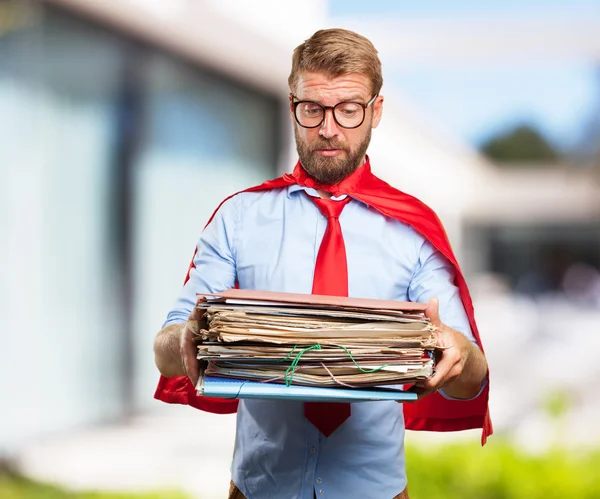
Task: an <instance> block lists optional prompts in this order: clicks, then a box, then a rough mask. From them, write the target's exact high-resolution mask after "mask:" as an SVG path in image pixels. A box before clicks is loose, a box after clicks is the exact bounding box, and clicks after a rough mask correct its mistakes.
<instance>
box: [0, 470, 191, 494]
mask: <svg viewBox="0 0 600 499" xmlns="http://www.w3.org/2000/svg"><path fill="white" fill-rule="evenodd" d="M0 498H2V499H189V496H187V495H184V494H180V493H177V492H155V493H150V494H122V493H108V492H68V491H66V490H63V489H60V488H58V487H54V486H52V485H45V484H40V483H37V482H33V481H31V480H28V479H26V478H23V477H20V476H18V475H14V474H12V473H3V474H0Z"/></svg>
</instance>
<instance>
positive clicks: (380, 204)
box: [154, 158, 493, 444]
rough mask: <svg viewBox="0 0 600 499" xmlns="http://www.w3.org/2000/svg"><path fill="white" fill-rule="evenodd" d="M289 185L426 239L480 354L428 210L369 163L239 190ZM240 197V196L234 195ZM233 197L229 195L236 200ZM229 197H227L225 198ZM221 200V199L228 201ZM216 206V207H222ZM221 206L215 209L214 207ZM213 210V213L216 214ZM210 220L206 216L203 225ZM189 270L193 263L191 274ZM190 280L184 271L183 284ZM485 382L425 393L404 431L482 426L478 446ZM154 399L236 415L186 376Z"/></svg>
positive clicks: (407, 409)
mask: <svg viewBox="0 0 600 499" xmlns="http://www.w3.org/2000/svg"><path fill="white" fill-rule="evenodd" d="M293 184H300V185H303V186H307V187H318V188H322V189H324V190H327V191H329V192H331V193H332V194H333V195H334V196H338V195H341V194H348V195H350V196H352V197H353V198H354V199H357V200H359V201H362V202H364V203H366V204H367V205H369V206H371V207H373V208H375V209H376V210H378V211H379V212H381V213H382V214H383V215H385V216H387V217H390V218H394V219H396V220H398V221H400V222H402V223H405V224H408V225H410V226H412V227H413V228H414V229H415V230H416V231H417V232H419V233H420V234H421V235H422V236H423V237H425V238H426V239H427V240H428V241H429V242H430V243H431V244H432V245H433V246H434V247H435V248H436V249H437V250H438V251H439V252H440V253H442V254H443V255H444V256H445V257H446V258H447V259H448V260H449V261H450V263H451V264H452V265H453V266H454V268H455V269H456V280H455V284H456V286H458V289H459V291H460V297H461V299H462V302H463V305H464V307H465V310H466V312H467V316H468V318H469V323H470V325H471V331H472V332H473V336H474V337H475V339H476V340H477V343H478V344H479V346H480V347H481V349H482V351H483V347H482V344H481V339H480V338H479V332H478V330H477V324H476V323H475V315H474V310H473V302H472V300H471V296H470V294H469V290H468V288H467V284H466V282H465V278H464V277H463V275H462V272H461V270H460V267H459V265H458V262H457V261H456V257H455V256H454V253H453V252H452V248H451V247H450V242H449V240H448V236H447V235H446V232H445V230H444V227H443V226H442V223H441V222H440V220H439V219H438V217H437V215H436V214H435V213H434V212H433V210H432V209H431V208H429V207H428V206H427V205H425V204H424V203H422V202H421V201H419V200H418V199H416V198H415V197H413V196H410V195H408V194H405V193H403V192H401V191H399V190H397V189H395V188H394V187H392V186H390V185H389V184H387V183H386V182H384V181H383V180H381V179H379V178H377V177H376V176H375V175H373V173H372V172H371V166H370V164H369V160H368V158H367V161H366V162H365V164H364V165H363V166H361V167H360V168H359V169H358V170H356V172H354V173H353V174H352V175H350V176H349V177H347V178H346V179H344V180H343V181H342V182H341V183H339V184H337V185H334V186H327V185H320V184H318V183H317V182H315V181H314V180H313V179H311V178H310V177H308V175H307V173H306V172H305V171H304V168H302V166H301V164H300V162H298V164H297V165H296V167H295V169H294V172H293V173H292V174H291V175H290V174H285V175H283V176H282V177H279V178H276V179H274V180H269V181H267V182H265V183H263V184H261V185H259V186H256V187H251V188H249V189H246V190H245V191H242V192H254V191H262V190H269V189H279V188H283V187H287V186H289V185H293ZM238 194H239V193H238ZM235 195H236V194H234V195H233V196H235ZM233 196H229V197H228V198H227V199H230V198H231V197H233ZM227 199H225V200H224V201H223V203H224V202H225V201H227ZM223 203H221V204H223ZM220 207H221V206H220V205H219V208H220ZM219 208H217V210H215V213H216V212H217V211H218V210H219ZM213 217H214V213H213V216H212V217H211V218H210V220H209V221H208V223H209V224H210V222H211V221H212V219H213ZM207 225H208V224H207ZM193 266H194V260H193V258H192V263H191V265H190V270H191V268H193ZM188 279H189V271H188V275H187V277H186V282H187V280H188ZM488 396H489V381H488V383H487V385H486V387H485V388H484V389H483V391H482V392H481V394H479V396H477V397H476V398H475V399H473V400H468V401H466V400H460V401H458V400H447V399H445V398H444V397H443V396H442V395H440V394H439V393H434V394H432V395H429V396H427V397H425V398H423V399H421V400H419V401H418V402H416V403H413V404H404V405H403V407H404V420H405V425H406V428H407V429H409V430H425V431H458V430H467V429H472V428H482V429H483V433H482V437H481V442H482V444H484V443H485V441H486V439H487V437H488V436H489V435H491V434H492V431H493V430H492V421H491V419H490V415H489V410H488ZM154 397H155V398H157V399H158V400H162V401H163V402H168V403H172V404H186V405H191V406H192V407H196V408H197V409H200V410H203V411H207V412H213V413H217V414H229V413H233V412H236V410H237V405H238V401H237V400H221V399H211V398H207V397H198V396H197V395H196V390H195V389H194V387H193V385H192V383H191V382H190V380H189V379H188V378H187V377H185V376H180V377H175V378H165V377H163V376H161V378H160V381H159V383H158V387H157V389H156V393H155V395H154Z"/></svg>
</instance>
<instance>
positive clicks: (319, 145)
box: [310, 139, 347, 151]
mask: <svg viewBox="0 0 600 499" xmlns="http://www.w3.org/2000/svg"><path fill="white" fill-rule="evenodd" d="M310 149H311V151H316V150H318V149H342V150H344V151H346V150H347V147H346V145H345V144H344V143H343V142H340V141H339V140H337V139H319V140H317V141H316V142H313V143H312V144H311V147H310Z"/></svg>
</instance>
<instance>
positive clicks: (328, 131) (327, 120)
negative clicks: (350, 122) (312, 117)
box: [319, 109, 339, 139]
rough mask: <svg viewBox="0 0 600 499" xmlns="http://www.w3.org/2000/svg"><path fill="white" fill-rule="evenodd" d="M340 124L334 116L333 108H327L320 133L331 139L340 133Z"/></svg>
mask: <svg viewBox="0 0 600 499" xmlns="http://www.w3.org/2000/svg"><path fill="white" fill-rule="evenodd" d="M338 132H339V130H338V126H337V123H336V122H335V119H334V118H333V109H327V110H326V111H325V117H324V118H323V123H321V128H320V129H319V135H321V136H322V137H325V138H326V139H331V138H332V137H335V136H336V135H337V134H338Z"/></svg>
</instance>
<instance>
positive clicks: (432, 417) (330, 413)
mask: <svg viewBox="0 0 600 499" xmlns="http://www.w3.org/2000/svg"><path fill="white" fill-rule="evenodd" d="M382 81H383V79H382V75H381V64H380V61H379V58H378V56H377V51H376V50H375V48H374V47H373V45H372V44H371V42H369V41H368V40H367V39H366V38H364V37H362V36H360V35H358V34H356V33H353V32H350V31H345V30H340V29H333V30H321V31H318V32H317V33H315V34H314V35H313V36H312V37H311V38H310V39H308V40H307V41H305V42H304V43H303V44H302V45H300V46H299V47H298V48H296V50H295V52H294V55H293V61H292V71H291V74H290V77H289V85H290V90H291V94H290V115H291V119H292V123H293V125H294V132H295V138H296V146H297V150H298V155H299V158H300V159H299V162H298V164H297V165H296V168H295V170H294V173H293V174H292V175H284V177H282V178H280V179H276V180H274V181H270V182H267V183H265V184H263V185H261V186H258V187H256V188H252V189H249V190H248V191H245V192H243V193H238V194H237V195H234V196H232V197H231V198H228V199H227V200H226V201H225V202H224V203H223V204H222V205H221V206H220V207H219V208H218V210H217V211H216V213H215V215H214V216H213V218H212V219H211V221H210V222H209V224H208V225H207V227H206V229H205V230H204V232H203V234H202V236H201V237H200V241H199V243H198V247H197V251H196V254H195V256H194V259H193V262H192V265H191V267H190V271H189V274H188V278H187V281H186V284H185V286H184V289H183V291H182V293H181V295H180V297H179V300H178V302H177V304H176V306H175V308H174V310H172V311H171V312H170V313H169V315H168V318H167V321H166V323H165V327H164V329H163V330H162V331H160V333H159V334H158V335H157V337H156V340H155V354H156V364H157V366H158V368H159V370H160V372H161V374H162V375H163V377H162V378H161V382H160V384H159V387H158V390H157V394H156V396H157V398H159V399H161V400H164V401H167V402H179V403H187V404H190V405H193V406H195V407H198V408H200V409H204V410H209V411H211V412H221V413H222V412H233V411H235V410H236V404H237V402H235V403H232V402H231V401H221V402H219V401H214V400H212V401H211V400H208V401H207V400H202V399H200V398H198V397H196V396H195V394H194V391H193V384H195V382H196V381H197V379H198V375H199V366H198V362H197V360H196V358H195V351H196V349H195V346H194V345H193V343H192V340H191V337H192V335H191V332H192V330H193V329H194V328H197V327H198V320H199V319H200V317H199V316H198V314H197V313H196V312H194V311H193V307H194V304H195V302H196V293H197V292H219V291H222V290H225V289H228V288H232V287H234V286H235V284H236V283H237V284H238V285H239V287H240V288H242V289H261V290H269V291H284V292H296V293H311V292H313V293H320V294H340V295H342V294H347V295H349V296H355V297H363V298H379V299H394V300H401V301H407V300H410V301H419V302H428V306H427V310H426V314H427V316H428V317H429V318H430V319H431V321H432V322H433V323H434V324H436V325H438V326H439V328H440V331H439V333H438V342H439V344H440V345H442V346H445V347H446V348H445V349H444V350H443V351H442V353H441V355H440V358H439V360H438V364H437V367H436V374H435V375H434V376H433V377H432V378H431V379H430V380H428V381H427V382H424V383H422V384H421V385H420V386H415V387H413V388H412V389H413V390H415V391H417V393H418V394H419V396H420V397H424V396H425V395H429V396H427V397H426V398H424V399H423V400H422V401H419V402H417V403H416V404H414V405H413V407H414V408H415V409H414V411H413V412H412V413H411V412H410V411H411V406H409V405H407V406H406V407H405V408H404V412H405V413H406V414H404V413H403V406H402V405H401V404H397V403H395V402H363V403H358V404H337V405H335V404H334V405H335V407H333V408H332V407H331V406H327V407H325V408H323V407H321V408H320V407H318V406H317V407H315V405H314V404H312V405H309V404H303V403H302V402H291V401H290V402H287V401H286V402H282V401H266V400H264V401H263V400H242V401H240V402H239V405H238V406H237V413H238V419H237V430H236V443H235V450H234V456H233V465H232V479H233V481H232V487H231V491H230V497H231V498H242V497H247V498H248V499H262V498H278V499H289V498H299V499H300V498H301V499H312V498H313V497H319V498H321V497H323V498H325V497H327V498H331V499H338V498H339V499H341V498H377V499H386V498H388V499H392V498H394V497H399V498H406V497H408V495H407V492H406V484H407V479H406V473H405V462H404V445H403V440H404V428H405V416H406V423H407V425H408V424H410V427H411V428H413V429H429V430H441V431H448V430H457V429H465V428H472V427H484V437H485V435H487V434H490V433H491V425H490V423H489V418H488V415H487V386H486V376H487V364H486V361H485V357H484V356H483V354H482V351H481V350H480V349H479V348H478V346H477V343H476V339H478V336H477V331H476V327H475V322H474V320H473V314H472V306H471V302H470V299H469V297H468V291H467V289H466V285H465V284H464V279H463V278H462V275H461V274H460V270H459V269H458V266H457V265H456V262H455V259H454V256H453V255H452V252H451V250H450V247H449V244H448V242H447V239H446V236H445V233H444V231H443V229H442V228H441V225H440V224H439V221H438V220H437V218H436V217H435V215H434V214H433V213H432V212H431V211H430V210H429V209H428V208H427V207H425V206H424V205H422V204H421V203H420V202H419V201H417V200H415V199H414V198H412V197H410V196H408V195H406V194H403V193H401V192H399V191H396V190H395V189H393V188H392V187H390V186H389V185H387V184H385V183H384V182H382V181H381V180H379V179H377V178H376V177H375V176H373V175H372V173H371V172H370V165H369V160H368V157H367V156H366V151H367V147H368V145H369V141H370V138H371V130H372V129H373V128H376V127H377V126H378V125H379V122H380V120H381V115H382V111H383V97H382V96H381V95H379V92H380V89H381V86H382ZM331 210H333V211H331ZM455 283H456V284H455ZM438 308H439V310H438ZM188 319H189V320H188ZM185 376H187V377H188V378H189V380H188V379H187V378H185ZM182 380H183V381H182ZM190 380H191V383H190ZM482 387H483V388H482ZM442 389H443V390H442ZM438 390H440V393H436V394H433V395H430V394H431V393H432V392H435V391H438ZM442 395H443V396H442ZM444 397H445V398H444ZM472 398H474V400H472V401H456V400H455V399H472ZM450 399H453V400H450ZM309 406H310V407H309ZM345 406H346V407H345ZM309 409H310V410H309ZM313 409H314V410H316V412H317V413H318V412H319V411H320V414H317V416H318V417H321V418H324V419H325V420H326V422H328V423H332V421H333V431H332V433H330V434H328V433H329V432H324V431H323V430H320V429H318V427H319V428H320V426H319V424H320V423H318V422H317V420H318V417H317V419H315V418H314V414H312V413H311V411H312V410H313ZM334 420H335V421H334ZM326 435H328V436H326Z"/></svg>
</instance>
